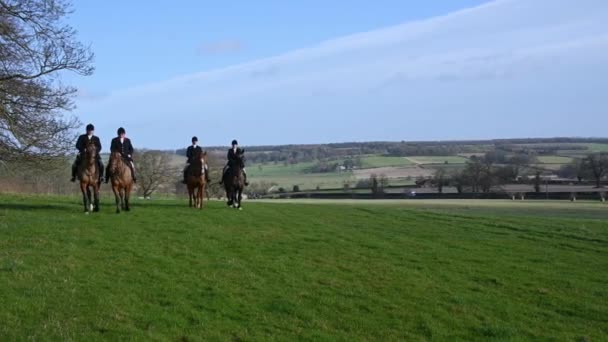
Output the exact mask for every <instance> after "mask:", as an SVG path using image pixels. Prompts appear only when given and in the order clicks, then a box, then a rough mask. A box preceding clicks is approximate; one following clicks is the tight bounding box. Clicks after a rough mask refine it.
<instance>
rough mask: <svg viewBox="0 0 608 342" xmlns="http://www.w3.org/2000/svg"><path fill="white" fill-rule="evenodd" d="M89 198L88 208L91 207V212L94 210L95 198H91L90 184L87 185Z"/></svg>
mask: <svg viewBox="0 0 608 342" xmlns="http://www.w3.org/2000/svg"><path fill="white" fill-rule="evenodd" d="M87 200H88V206H87V208H88V209H89V213H90V212H92V211H93V199H92V198H91V187H90V186H89V185H87Z"/></svg>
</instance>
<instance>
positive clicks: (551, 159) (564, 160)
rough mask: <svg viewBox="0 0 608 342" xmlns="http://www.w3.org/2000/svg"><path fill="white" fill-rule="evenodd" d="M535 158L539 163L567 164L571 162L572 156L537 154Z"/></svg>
mask: <svg viewBox="0 0 608 342" xmlns="http://www.w3.org/2000/svg"><path fill="white" fill-rule="evenodd" d="M537 159H538V161H539V162H540V163H541V164H568V163H571V162H572V158H569V157H560V156H539V157H537Z"/></svg>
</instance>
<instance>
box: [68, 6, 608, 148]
mask: <svg viewBox="0 0 608 342" xmlns="http://www.w3.org/2000/svg"><path fill="white" fill-rule="evenodd" d="M74 7H75V10H76V12H75V13H74V14H73V15H72V16H71V18H70V23H71V24H72V25H73V26H74V27H76V28H77V30H78V31H79V37H80V39H81V40H82V41H84V42H88V43H90V44H91V46H92V48H93V50H94V52H95V54H96V61H95V66H96V68H97V70H96V73H95V75H93V76H91V77H86V78H83V77H75V76H68V77H67V79H66V81H68V82H70V83H71V84H73V85H75V86H77V87H78V88H79V90H80V93H79V97H78V99H77V105H78V108H77V110H76V111H75V112H74V114H75V115H77V116H78V117H79V118H80V119H81V121H82V122H83V124H86V123H88V122H93V123H95V125H96V127H97V134H98V135H100V136H101V137H102V139H104V141H108V140H109V139H110V138H111V137H112V136H113V135H114V133H115V131H116V128H118V127H119V126H124V127H125V128H126V129H127V132H128V135H129V136H130V137H131V138H132V139H133V141H134V143H135V145H136V147H148V148H177V147H181V146H185V145H187V144H188V143H189V139H190V137H191V136H192V135H197V136H198V137H199V139H200V141H201V143H202V144H203V145H226V144H227V143H229V142H230V141H231V140H232V139H233V138H238V139H239V140H240V142H241V143H242V144H244V145H260V144H288V143H319V142H340V141H366V140H443V139H479V138H505V137H527V136H606V134H605V132H606V126H607V125H608V115H606V110H605V108H604V107H605V105H604V104H605V103H606V101H605V95H604V93H605V89H606V88H607V86H608V63H607V61H608V27H607V25H605V24H604V23H605V22H608V2H606V1H604V0H581V1H579V2H576V3H575V2H572V1H566V0H556V1H554V0H535V1H529V0H497V1H493V2H491V1H473V0H452V1H422V0H419V1H414V0H410V1H404V0H401V1H376V2H372V1H362V0H357V1H348V2H346V1H340V2H338V1H335V2H326V1H316V0H314V1H307V2H299V4H296V3H295V2H287V1H256V2H250V1H248V2H245V1H242V2H238V3H234V4H230V5H229V4H227V3H224V4H221V5H220V4H219V3H212V2H209V1H174V2H172V3H171V4H170V5H169V3H160V2H147V1H129V2H122V1H104V2H89V1H80V0H79V1H75V3H74Z"/></svg>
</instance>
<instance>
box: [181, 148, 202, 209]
mask: <svg viewBox="0 0 608 342" xmlns="http://www.w3.org/2000/svg"><path fill="white" fill-rule="evenodd" d="M206 157H207V151H205V152H200V151H199V152H197V154H196V156H194V160H193V161H192V164H190V166H189V167H188V170H187V171H186V185H187V187H188V197H189V198H190V208H192V202H194V208H198V209H203V197H204V194H205V186H206V185H207V181H206V180H205V158H206Z"/></svg>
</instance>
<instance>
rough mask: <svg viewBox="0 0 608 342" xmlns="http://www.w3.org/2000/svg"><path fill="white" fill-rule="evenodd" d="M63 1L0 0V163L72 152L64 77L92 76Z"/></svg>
mask: <svg viewBox="0 0 608 342" xmlns="http://www.w3.org/2000/svg"><path fill="white" fill-rule="evenodd" d="M70 11H71V8H70V4H69V3H68V2H67V1H64V0H0V159H1V160H5V161H6V160H23V159H25V160H41V159H49V158H53V157H57V156H60V155H63V154H65V152H66V151H71V150H72V146H71V144H72V143H73V141H74V138H75V136H74V135H73V129H74V128H76V127H77V126H78V125H79V122H78V120H77V119H76V118H74V117H67V118H66V117H65V113H66V112H67V111H70V110H72V109H73V108H74V105H73V97H74V95H75V93H76V89H75V88H73V87H69V86H64V85H62V84H61V83H60V79H59V76H60V74H61V73H63V72H65V71H72V72H75V73H77V74H80V75H85V76H88V75H91V74H92V73H93V70H94V69H93V66H92V61H93V53H92V52H91V51H90V49H89V48H88V47H86V46H84V45H83V44H82V43H80V42H79V41H77V39H76V31H75V30H74V29H73V28H72V27H70V26H69V25H66V24H64V18H65V17H66V15H67V14H69V13H70Z"/></svg>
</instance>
